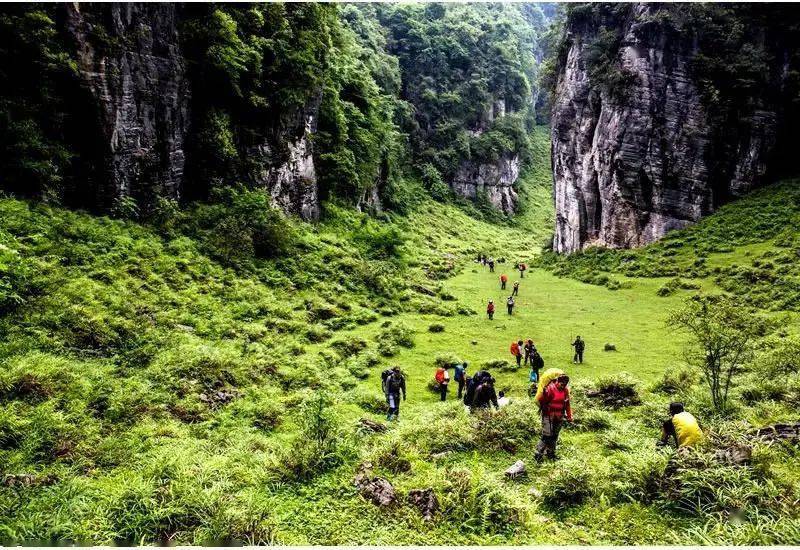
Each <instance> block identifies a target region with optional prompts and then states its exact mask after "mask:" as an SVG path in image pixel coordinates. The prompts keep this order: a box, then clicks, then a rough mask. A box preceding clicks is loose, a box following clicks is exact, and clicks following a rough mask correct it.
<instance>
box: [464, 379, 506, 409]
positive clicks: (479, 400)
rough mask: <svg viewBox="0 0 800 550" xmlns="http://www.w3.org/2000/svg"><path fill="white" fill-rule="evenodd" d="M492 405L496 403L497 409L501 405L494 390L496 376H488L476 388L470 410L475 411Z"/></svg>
mask: <svg viewBox="0 0 800 550" xmlns="http://www.w3.org/2000/svg"><path fill="white" fill-rule="evenodd" d="M492 405H494V408H495V409H498V408H499V407H500V406H499V405H498V404H497V393H495V391H494V378H492V377H491V376H488V377H487V378H484V380H483V382H481V383H480V384H479V385H478V386H477V387H476V388H475V396H474V397H473V399H472V405H471V406H470V411H471V412H474V411H476V410H477V409H488V408H490V407H491V406H492Z"/></svg>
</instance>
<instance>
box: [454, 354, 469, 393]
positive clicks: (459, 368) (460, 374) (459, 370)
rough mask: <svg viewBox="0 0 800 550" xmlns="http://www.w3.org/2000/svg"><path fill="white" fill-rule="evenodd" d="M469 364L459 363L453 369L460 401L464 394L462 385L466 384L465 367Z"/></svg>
mask: <svg viewBox="0 0 800 550" xmlns="http://www.w3.org/2000/svg"><path fill="white" fill-rule="evenodd" d="M468 366H469V363H467V362H466V361H464V362H463V363H459V364H458V365H456V367H455V379H456V382H458V398H459V399H461V395H462V394H463V392H464V385H465V384H466V383H467V367H468Z"/></svg>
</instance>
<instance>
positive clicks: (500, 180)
mask: <svg viewBox="0 0 800 550" xmlns="http://www.w3.org/2000/svg"><path fill="white" fill-rule="evenodd" d="M506 113H507V109H506V102H505V100H503V99H499V100H496V101H494V102H493V103H492V105H491V106H490V107H489V108H488V109H487V110H486V112H485V113H484V114H483V117H482V119H481V121H480V123H479V124H478V127H477V128H473V129H471V130H470V131H469V134H470V136H472V137H473V138H477V137H479V136H481V135H482V134H483V133H484V132H485V131H486V130H488V129H489V127H490V126H491V125H492V123H493V122H494V120H495V119H497V118H500V117H503V116H505V115H506ZM519 170H520V160H519V156H517V155H516V154H514V153H506V154H504V155H502V156H501V157H500V158H499V159H497V160H496V161H493V162H485V161H481V160H472V159H470V160H464V161H462V162H461V164H460V165H459V167H458V171H457V172H456V173H455V175H454V176H453V179H452V181H451V182H450V187H451V189H452V190H453V192H454V193H455V194H456V195H459V196H461V197H465V198H468V199H471V200H474V199H476V198H477V197H478V196H479V195H483V194H485V196H486V198H487V199H488V200H489V202H490V203H491V204H492V205H493V206H494V207H495V208H497V209H498V210H501V211H502V212H504V213H506V214H513V213H514V212H515V210H516V208H517V192H516V191H515V190H514V184H515V183H516V181H517V179H518V178H519Z"/></svg>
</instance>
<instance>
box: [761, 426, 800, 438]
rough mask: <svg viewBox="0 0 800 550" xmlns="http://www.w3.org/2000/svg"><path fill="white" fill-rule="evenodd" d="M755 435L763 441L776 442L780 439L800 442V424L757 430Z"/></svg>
mask: <svg viewBox="0 0 800 550" xmlns="http://www.w3.org/2000/svg"><path fill="white" fill-rule="evenodd" d="M754 435H755V437H757V438H759V439H761V440H762V441H775V440H778V439H791V440H800V422H795V423H793V424H775V425H773V426H767V427H765V428H761V429H759V430H757V431H756V432H755V434H754Z"/></svg>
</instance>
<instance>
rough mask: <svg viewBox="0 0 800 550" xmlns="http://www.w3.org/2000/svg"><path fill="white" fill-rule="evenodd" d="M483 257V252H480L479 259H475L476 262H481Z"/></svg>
mask: <svg viewBox="0 0 800 550" xmlns="http://www.w3.org/2000/svg"><path fill="white" fill-rule="evenodd" d="M481 258H483V254H481V253H480V252H478V259H477V260H475V262H476V263H481Z"/></svg>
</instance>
